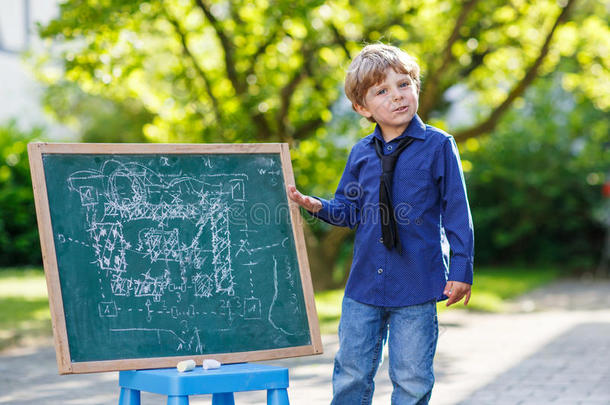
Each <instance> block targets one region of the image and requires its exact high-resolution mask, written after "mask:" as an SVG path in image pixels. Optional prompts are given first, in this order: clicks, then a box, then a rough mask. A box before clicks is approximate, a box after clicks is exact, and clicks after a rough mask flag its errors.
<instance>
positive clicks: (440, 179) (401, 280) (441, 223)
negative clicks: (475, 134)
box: [313, 115, 474, 307]
mask: <svg viewBox="0 0 610 405" xmlns="http://www.w3.org/2000/svg"><path fill="white" fill-rule="evenodd" d="M406 136H409V137H412V138H415V140H414V141H413V143H411V145H409V146H408V147H407V148H406V149H405V150H404V151H402V153H401V154H400V156H399V158H398V161H397V163H396V168H395V170H394V178H393V189H392V193H393V195H392V203H393V206H394V213H395V217H396V223H397V227H398V236H399V238H400V244H401V245H402V251H401V252H400V253H399V252H398V251H397V249H392V250H388V249H387V248H386V247H385V246H384V244H383V240H382V238H381V224H380V221H379V218H380V216H379V181H380V180H379V177H380V175H381V161H380V159H379V157H378V156H377V153H376V151H375V142H374V139H373V138H374V137H376V138H379V139H381V140H382V142H383V151H384V154H388V153H391V152H392V150H393V149H394V148H396V147H397V146H398V143H399V141H400V139H402V138H404V137H406ZM316 198H318V197H316ZM318 199H319V200H320V201H321V202H322V209H321V210H320V211H318V212H317V213H315V214H313V215H314V216H315V217H317V218H319V219H321V220H323V221H326V222H328V223H330V224H333V225H337V226H347V227H350V228H356V238H355V242H354V259H353V262H352V267H351V271H350V275H349V279H348V281H347V285H346V287H345V295H346V296H348V297H350V298H352V299H354V300H356V301H359V302H363V303H365V304H371V305H377V306H384V307H400V306H407V305H415V304H420V303H424V302H428V301H431V300H443V299H446V298H447V297H446V296H445V295H443V289H444V287H445V284H446V282H447V280H452V281H461V282H465V283H469V284H472V278H473V269H472V267H473V254H474V232H473V225H472V217H471V215H470V208H469V206H468V199H467V194H466V184H465V182H464V174H463V172H462V166H461V163H460V157H459V152H458V148H457V145H456V143H455V140H454V139H453V137H452V136H451V135H449V134H447V133H445V132H443V131H442V130H440V129H437V128H434V127H432V126H430V125H425V124H424V123H423V122H422V120H421V119H420V118H419V117H418V116H417V115H415V116H414V117H413V119H412V120H411V122H410V124H409V125H408V127H407V128H406V129H405V131H404V132H403V133H402V134H401V135H400V136H399V137H397V138H395V139H393V140H392V141H390V142H387V143H386V142H385V141H384V140H383V136H382V135H381V131H380V128H379V126H377V127H376V128H375V131H374V132H373V133H372V134H370V135H368V136H367V137H365V138H363V139H361V140H360V141H359V142H358V143H356V145H354V147H353V148H352V150H351V152H350V155H349V158H348V160H347V164H346V166H345V170H344V172H343V175H342V177H341V180H340V182H339V185H338V187H337V191H336V192H335V196H334V198H333V199H331V200H325V199H323V198H318Z"/></svg>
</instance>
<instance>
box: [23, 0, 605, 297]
mask: <svg viewBox="0 0 610 405" xmlns="http://www.w3.org/2000/svg"><path fill="white" fill-rule="evenodd" d="M608 15H609V11H608V9H607V7H606V6H605V5H604V4H602V2H598V1H596V0H560V1H557V0H540V1H536V2H528V1H523V0H510V1H503V0H502V1H501V0H488V1H480V0H464V1H449V0H431V1H426V2H417V1H409V0H407V1H395V2H393V3H392V4H391V6H388V7H379V2H375V1H371V0H357V1H349V2H348V1H346V0H331V1H326V2H324V1H322V0H308V1H303V2H294V1H289V0H256V1H243V0H231V1H225V0H222V1H220V0H218V1H217V0H149V1H143V0H130V1H119V0H106V1H96V2H90V1H84V0H68V1H65V2H63V3H62V4H61V10H60V14H59V16H58V18H57V19H55V20H53V21H51V22H50V23H49V24H48V25H46V26H44V27H40V35H41V37H42V38H44V39H48V40H49V41H48V42H49V43H50V44H51V46H49V48H48V49H47V50H46V51H45V52H43V53H39V54H36V55H33V58H32V59H31V60H32V61H33V63H34V64H35V72H36V73H37V75H38V77H39V78H40V79H41V80H42V81H43V82H45V83H46V84H47V85H48V86H49V92H48V94H47V97H46V102H47V105H48V108H49V110H52V111H54V112H55V114H56V115H57V116H58V117H60V118H61V119H62V120H64V122H73V123H75V124H76V126H77V127H78V128H80V129H81V130H82V131H83V133H85V132H87V131H89V132H87V135H86V136H85V138H84V139H85V140H95V141H100V140H105V139H108V140H116V139H117V138H118V139H119V140H122V139H126V140H129V139H134V138H137V137H142V138H143V139H145V140H147V141H151V142H277V141H280V142H288V143H289V144H290V146H291V150H292V158H293V164H294V168H295V174H296V178H297V184H298V185H299V187H300V188H301V189H302V190H303V191H304V192H307V193H314V194H318V195H325V196H326V195H328V194H330V193H331V192H332V191H333V190H334V187H335V186H336V184H337V182H338V179H339V176H340V174H341V170H342V168H343V164H344V162H345V158H346V156H347V151H348V150H349V146H350V145H351V144H353V142H354V141H355V140H356V139H358V137H359V136H361V135H363V134H365V133H367V132H370V131H371V127H370V124H369V123H368V122H366V121H363V120H360V119H359V117H358V116H357V115H356V114H355V113H354V112H352V111H351V109H350V106H349V105H347V106H346V105H345V102H344V100H345V99H344V97H343V95H342V90H341V88H342V81H343V77H344V72H345V69H346V67H347V65H348V63H349V60H350V59H351V58H352V57H353V56H354V55H355V54H356V53H357V52H358V51H359V50H360V49H361V48H362V46H363V45H364V44H365V43H371V42H376V41H383V42H387V43H392V44H394V45H397V46H400V47H402V48H404V49H405V50H407V51H408V52H410V53H412V54H414V55H415V56H417V57H418V59H419V62H420V65H421V68H422V74H423V87H422V91H421V96H420V109H419V114H420V115H421V116H422V118H424V119H425V120H426V121H428V122H429V123H431V124H433V125H436V126H439V127H441V128H443V129H447V130H448V131H450V132H452V133H454V135H455V136H456V139H458V140H466V139H468V138H471V137H477V136H481V135H483V134H487V133H490V132H492V131H494V129H495V128H496V127H497V126H498V125H499V124H501V122H502V121H507V122H514V120H513V119H509V120H504V118H505V115H506V114H507V113H508V112H511V108H512V107H513V105H514V104H515V103H517V104H518V103H520V102H521V101H520V100H521V97H522V96H523V94H524V92H525V91H526V89H527V88H529V87H531V86H533V85H535V83H537V82H536V79H537V78H540V77H541V76H542V77H544V76H545V75H548V74H549V72H552V71H554V70H555V69H556V68H557V66H559V65H560V64H561V63H563V62H565V61H569V62H570V63H568V64H564V65H563V66H565V67H566V70H565V74H564V75H563V76H562V83H561V85H562V86H563V87H564V88H565V89H566V91H568V92H570V93H579V94H581V95H582V96H583V97H585V98H586V99H588V100H590V102H591V105H592V106H593V107H594V109H597V110H599V111H607V110H608V109H609V108H610V101H609V98H608V92H607V91H605V90H604V89H605V86H604V85H605V84H607V83H608V78H609V73H608V72H610V69H609V68H610V60H609V59H608V58H609V56H608V55H610V52H608V49H610V29H609V28H608V25H607V23H606V21H607V20H608ZM555 84H556V85H557V83H556V82H555ZM457 87H461V88H463V89H465V93H464V94H466V95H467V97H465V98H464V99H461V98H459V97H458V98H457V99H456V98H451V97H450V95H451V93H452V90H455V89H456V88H457ZM81 100H85V101H86V102H85V103H82V102H81ZM456 104H461V105H465V106H466V107H467V109H468V114H466V117H465V118H466V119H463V120H460V121H459V122H458V121H455V120H453V121H452V120H450V119H448V117H449V116H448V113H449V112H451V110H452V108H453V107H454V106H455V105H456ZM98 106H101V108H98ZM470 106H472V108H469V107H470ZM98 111H102V112H103V111H106V112H105V113H102V114H96V113H97V112H98ZM92 113H93V114H92ZM92 117H93V118H92ZM95 117H97V118H95ZM538 118H539V119H540V120H544V119H545V117H544V116H540V117H538ZM116 121H119V123H118V124H117V122H116ZM501 125H504V127H503V128H506V125H508V124H506V123H504V124H501ZM502 131H505V129H503V130H502ZM498 170H500V171H502V170H503V168H502V167H499V168H498ZM505 213H510V212H509V211H507V212H505ZM483 221H484V220H483ZM479 227H480V226H479ZM312 228H313V229H310V230H311V231H312V232H310V235H311V236H312V238H310V239H308V246H309V251H310V262H311V263H312V270H313V271H314V273H316V274H315V275H314V280H315V281H316V283H320V285H321V286H323V287H325V286H329V285H336V282H335V281H333V280H332V274H331V272H330V271H327V270H325V268H328V267H329V266H330V267H333V266H334V263H335V262H336V261H337V258H338V257H339V256H340V255H341V251H342V249H341V245H342V244H343V243H344V241H345V240H346V239H348V238H349V237H350V234H349V233H348V232H344V231H343V230H340V229H337V228H329V227H327V226H325V225H324V224H315V225H314V226H313V227H312ZM500 239H501V238H500ZM478 240H479V241H480V240H481V238H479V239H478ZM492 240H493V239H492ZM502 246H503V247H504V246H505V245H502ZM545 254H546V253H545ZM338 279H341V277H339V278H338Z"/></svg>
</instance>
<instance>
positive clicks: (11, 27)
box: [0, 0, 75, 140]
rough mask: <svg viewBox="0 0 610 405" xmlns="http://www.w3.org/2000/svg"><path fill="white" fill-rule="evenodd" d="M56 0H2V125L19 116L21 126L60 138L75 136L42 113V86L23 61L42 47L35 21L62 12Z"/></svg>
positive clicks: (0, 95) (0, 0)
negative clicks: (26, 52) (40, 127)
mask: <svg viewBox="0 0 610 405" xmlns="http://www.w3.org/2000/svg"><path fill="white" fill-rule="evenodd" d="M58 3H59V2H58V1H57V0H0V124H4V123H6V122H7V121H8V120H10V119H13V118H14V119H16V120H17V122H18V125H19V127H20V128H22V129H24V130H27V129H30V128H32V127H34V126H42V127H44V128H46V131H45V135H46V136H48V137H50V138H52V139H57V140H68V139H73V138H74V137H75V135H74V133H73V131H71V130H70V129H68V128H66V127H64V126H61V125H58V124H57V123H55V122H53V121H52V119H51V118H50V117H49V116H47V115H45V113H44V112H43V109H42V106H41V103H40V98H41V95H42V90H43V88H42V86H41V85H40V84H39V83H37V82H36V81H35V80H34V77H33V75H32V74H31V73H30V71H29V68H28V67H27V66H26V63H25V62H24V60H23V57H22V53H23V52H25V51H26V50H33V51H36V49H37V48H38V49H40V47H41V41H40V40H39V39H38V38H37V34H36V22H40V23H43V24H45V23H47V22H48V21H50V20H51V19H52V18H54V17H56V16H57V15H58V13H59V6H58Z"/></svg>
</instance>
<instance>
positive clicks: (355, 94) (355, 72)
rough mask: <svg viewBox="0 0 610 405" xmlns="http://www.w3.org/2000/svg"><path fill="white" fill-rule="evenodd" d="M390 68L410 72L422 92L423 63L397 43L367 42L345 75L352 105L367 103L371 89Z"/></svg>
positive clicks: (346, 90)
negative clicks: (365, 99)
mask: <svg viewBox="0 0 610 405" xmlns="http://www.w3.org/2000/svg"><path fill="white" fill-rule="evenodd" d="M388 68H392V69H394V71H395V72H396V73H403V74H407V75H409V76H410V77H411V79H413V83H415V85H416V86H417V91H418V92H419V88H420V79H419V65H418V64H417V61H416V60H415V58H413V57H412V56H411V55H409V54H408V53H406V52H405V51H403V50H401V49H399V48H397V47H395V46H391V45H384V44H372V45H367V46H365V47H364V48H363V49H362V51H360V53H359V54H358V55H357V56H356V57H355V58H354V60H353V61H352V63H351V64H350V65H349V68H348V69H347V75H346V76H345V95H346V96H347V98H349V100H350V101H351V102H352V107H354V105H355V104H358V105H361V106H364V98H365V96H366V92H367V90H368V89H369V88H370V87H371V86H374V85H376V84H377V83H380V82H382V81H383V80H384V79H385V72H386V70H387V69H388ZM369 120H370V121H374V120H372V119H369Z"/></svg>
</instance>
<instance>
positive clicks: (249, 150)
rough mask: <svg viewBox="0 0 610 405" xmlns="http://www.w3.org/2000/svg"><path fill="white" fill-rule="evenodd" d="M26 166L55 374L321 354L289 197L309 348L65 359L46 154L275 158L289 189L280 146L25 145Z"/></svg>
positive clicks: (297, 220) (288, 167)
mask: <svg viewBox="0 0 610 405" xmlns="http://www.w3.org/2000/svg"><path fill="white" fill-rule="evenodd" d="M28 153H29V161H30V168H31V175H32V186H33V190H34V199H35V204H36V215H37V220H38V229H39V233H40V242H41V248H42V258H43V265H44V270H45V277H46V281H47V290H48V296H49V307H50V311H51V320H52V326H53V337H54V344H55V353H56V357H57V366H58V369H59V373H60V374H78V373H91V372H103V371H119V370H133V369H145V368H161V367H174V366H175V365H176V363H177V362H179V361H181V360H185V359H195V361H196V362H197V363H198V364H201V362H202V361H203V360H204V359H206V358H214V359H217V360H219V361H220V362H222V363H238V362H248V361H258V360H272V359H278V358H285V357H296V356H307V355H314V354H321V353H322V342H321V338H320V329H319V325H318V317H317V312H316V307H315V302H314V295H313V286H312V282H311V274H310V271H309V262H308V259H307V251H306V248H305V238H304V234H303V229H302V226H299V224H301V221H302V219H301V216H300V211H299V208H298V205H297V204H296V203H294V202H292V201H291V200H290V199H289V198H288V201H289V207H290V219H291V222H292V231H293V236H294V241H295V245H296V255H297V260H298V264H299V269H300V276H301V283H302V288H303V295H304V299H305V307H306V311H307V319H308V323H309V334H310V338H311V339H310V340H311V344H310V345H306V346H297V347H289V348H278V349H270V350H258V351H248V352H239V353H220V354H213V355H189V356H173V357H156V358H138V359H116V360H104V361H83V362H73V361H72V360H71V358H70V350H69V345H68V334H67V329H66V319H65V314H64V306H63V300H62V291H61V286H60V281H59V269H58V264H57V256H56V251H55V243H54V239H53V231H52V227H51V214H50V207H49V200H48V194H47V185H46V179H45V174H44V167H43V155H47V154H106V155H108V154H110V155H129V154H138V155H142V154H164V155H176V154H178V155H179V154H189V155H196V154H204V155H209V154H240V153H242V154H256V153H261V154H263V153H264V154H279V156H280V159H281V163H282V173H283V177H284V183H285V184H287V185H288V184H295V182H294V174H293V171H292V164H291V160H290V151H289V148H288V144H286V143H251V144H110V143H108V144H85V143H43V142H36V143H30V144H29V145H28Z"/></svg>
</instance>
